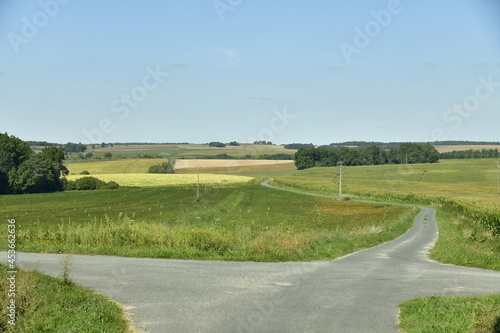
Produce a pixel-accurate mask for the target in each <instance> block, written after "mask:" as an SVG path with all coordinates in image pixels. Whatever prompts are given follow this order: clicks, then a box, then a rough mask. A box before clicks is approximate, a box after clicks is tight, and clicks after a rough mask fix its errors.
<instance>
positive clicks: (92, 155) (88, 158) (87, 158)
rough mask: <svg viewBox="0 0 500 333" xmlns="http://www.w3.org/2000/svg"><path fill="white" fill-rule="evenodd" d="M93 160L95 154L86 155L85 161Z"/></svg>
mask: <svg viewBox="0 0 500 333" xmlns="http://www.w3.org/2000/svg"><path fill="white" fill-rule="evenodd" d="M93 158H94V154H92V153H86V154H85V159H86V160H91V159H93Z"/></svg>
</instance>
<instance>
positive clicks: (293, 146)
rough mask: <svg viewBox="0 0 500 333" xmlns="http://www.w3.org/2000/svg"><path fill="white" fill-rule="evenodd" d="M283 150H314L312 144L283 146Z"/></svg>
mask: <svg viewBox="0 0 500 333" xmlns="http://www.w3.org/2000/svg"><path fill="white" fill-rule="evenodd" d="M284 148H285V149H300V148H314V145H313V144H312V143H289V144H287V145H285V146H284Z"/></svg>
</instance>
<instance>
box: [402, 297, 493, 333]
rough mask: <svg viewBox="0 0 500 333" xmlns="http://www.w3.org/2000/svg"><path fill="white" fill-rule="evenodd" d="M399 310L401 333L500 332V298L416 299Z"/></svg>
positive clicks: (403, 304)
mask: <svg viewBox="0 0 500 333" xmlns="http://www.w3.org/2000/svg"><path fill="white" fill-rule="evenodd" d="M400 309H401V313H400V322H399V329H400V332H402V333H436V332H442V333H448V332H457V333H458V332H460V333H498V332H500V295H492V296H482V297H425V298H416V299H413V300H410V301H407V302H404V303H402V304H400Z"/></svg>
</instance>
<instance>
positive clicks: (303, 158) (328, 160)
mask: <svg viewBox="0 0 500 333" xmlns="http://www.w3.org/2000/svg"><path fill="white" fill-rule="evenodd" d="M438 161H439V153H438V151H437V150H436V148H434V147H433V146H430V145H419V144H415V143H403V144H401V145H400V146H399V148H391V149H389V150H384V149H382V148H380V147H378V146H375V145H373V146H369V147H366V148H348V147H342V148H340V149H339V148H332V147H330V146H322V147H318V148H300V149H299V150H298V151H297V152H296V153H295V166H296V167H297V168H298V169H299V170H303V169H307V168H312V167H315V166H320V167H328V166H336V165H337V164H338V163H339V162H343V164H344V165H347V166H356V165H380V164H405V163H407V164H413V163H436V162H438Z"/></svg>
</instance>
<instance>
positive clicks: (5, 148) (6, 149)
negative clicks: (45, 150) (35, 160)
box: [0, 133, 33, 194]
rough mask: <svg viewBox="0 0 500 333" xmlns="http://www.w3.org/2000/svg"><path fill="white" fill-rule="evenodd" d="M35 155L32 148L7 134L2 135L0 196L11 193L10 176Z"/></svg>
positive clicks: (0, 144) (0, 134)
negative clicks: (11, 172)
mask: <svg viewBox="0 0 500 333" xmlns="http://www.w3.org/2000/svg"><path fill="white" fill-rule="evenodd" d="M32 155H33V151H32V150H31V148H30V146H29V145H28V144H27V143H26V142H24V141H22V140H21V139H18V138H16V137H15V136H9V135H8V134H7V133H5V134H2V133H0V194H5V193H10V187H9V181H8V176H9V172H10V171H11V170H12V169H17V168H18V167H19V166H20V165H21V164H22V163H23V162H24V161H26V160H28V159H29V158H30V156H32Z"/></svg>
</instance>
